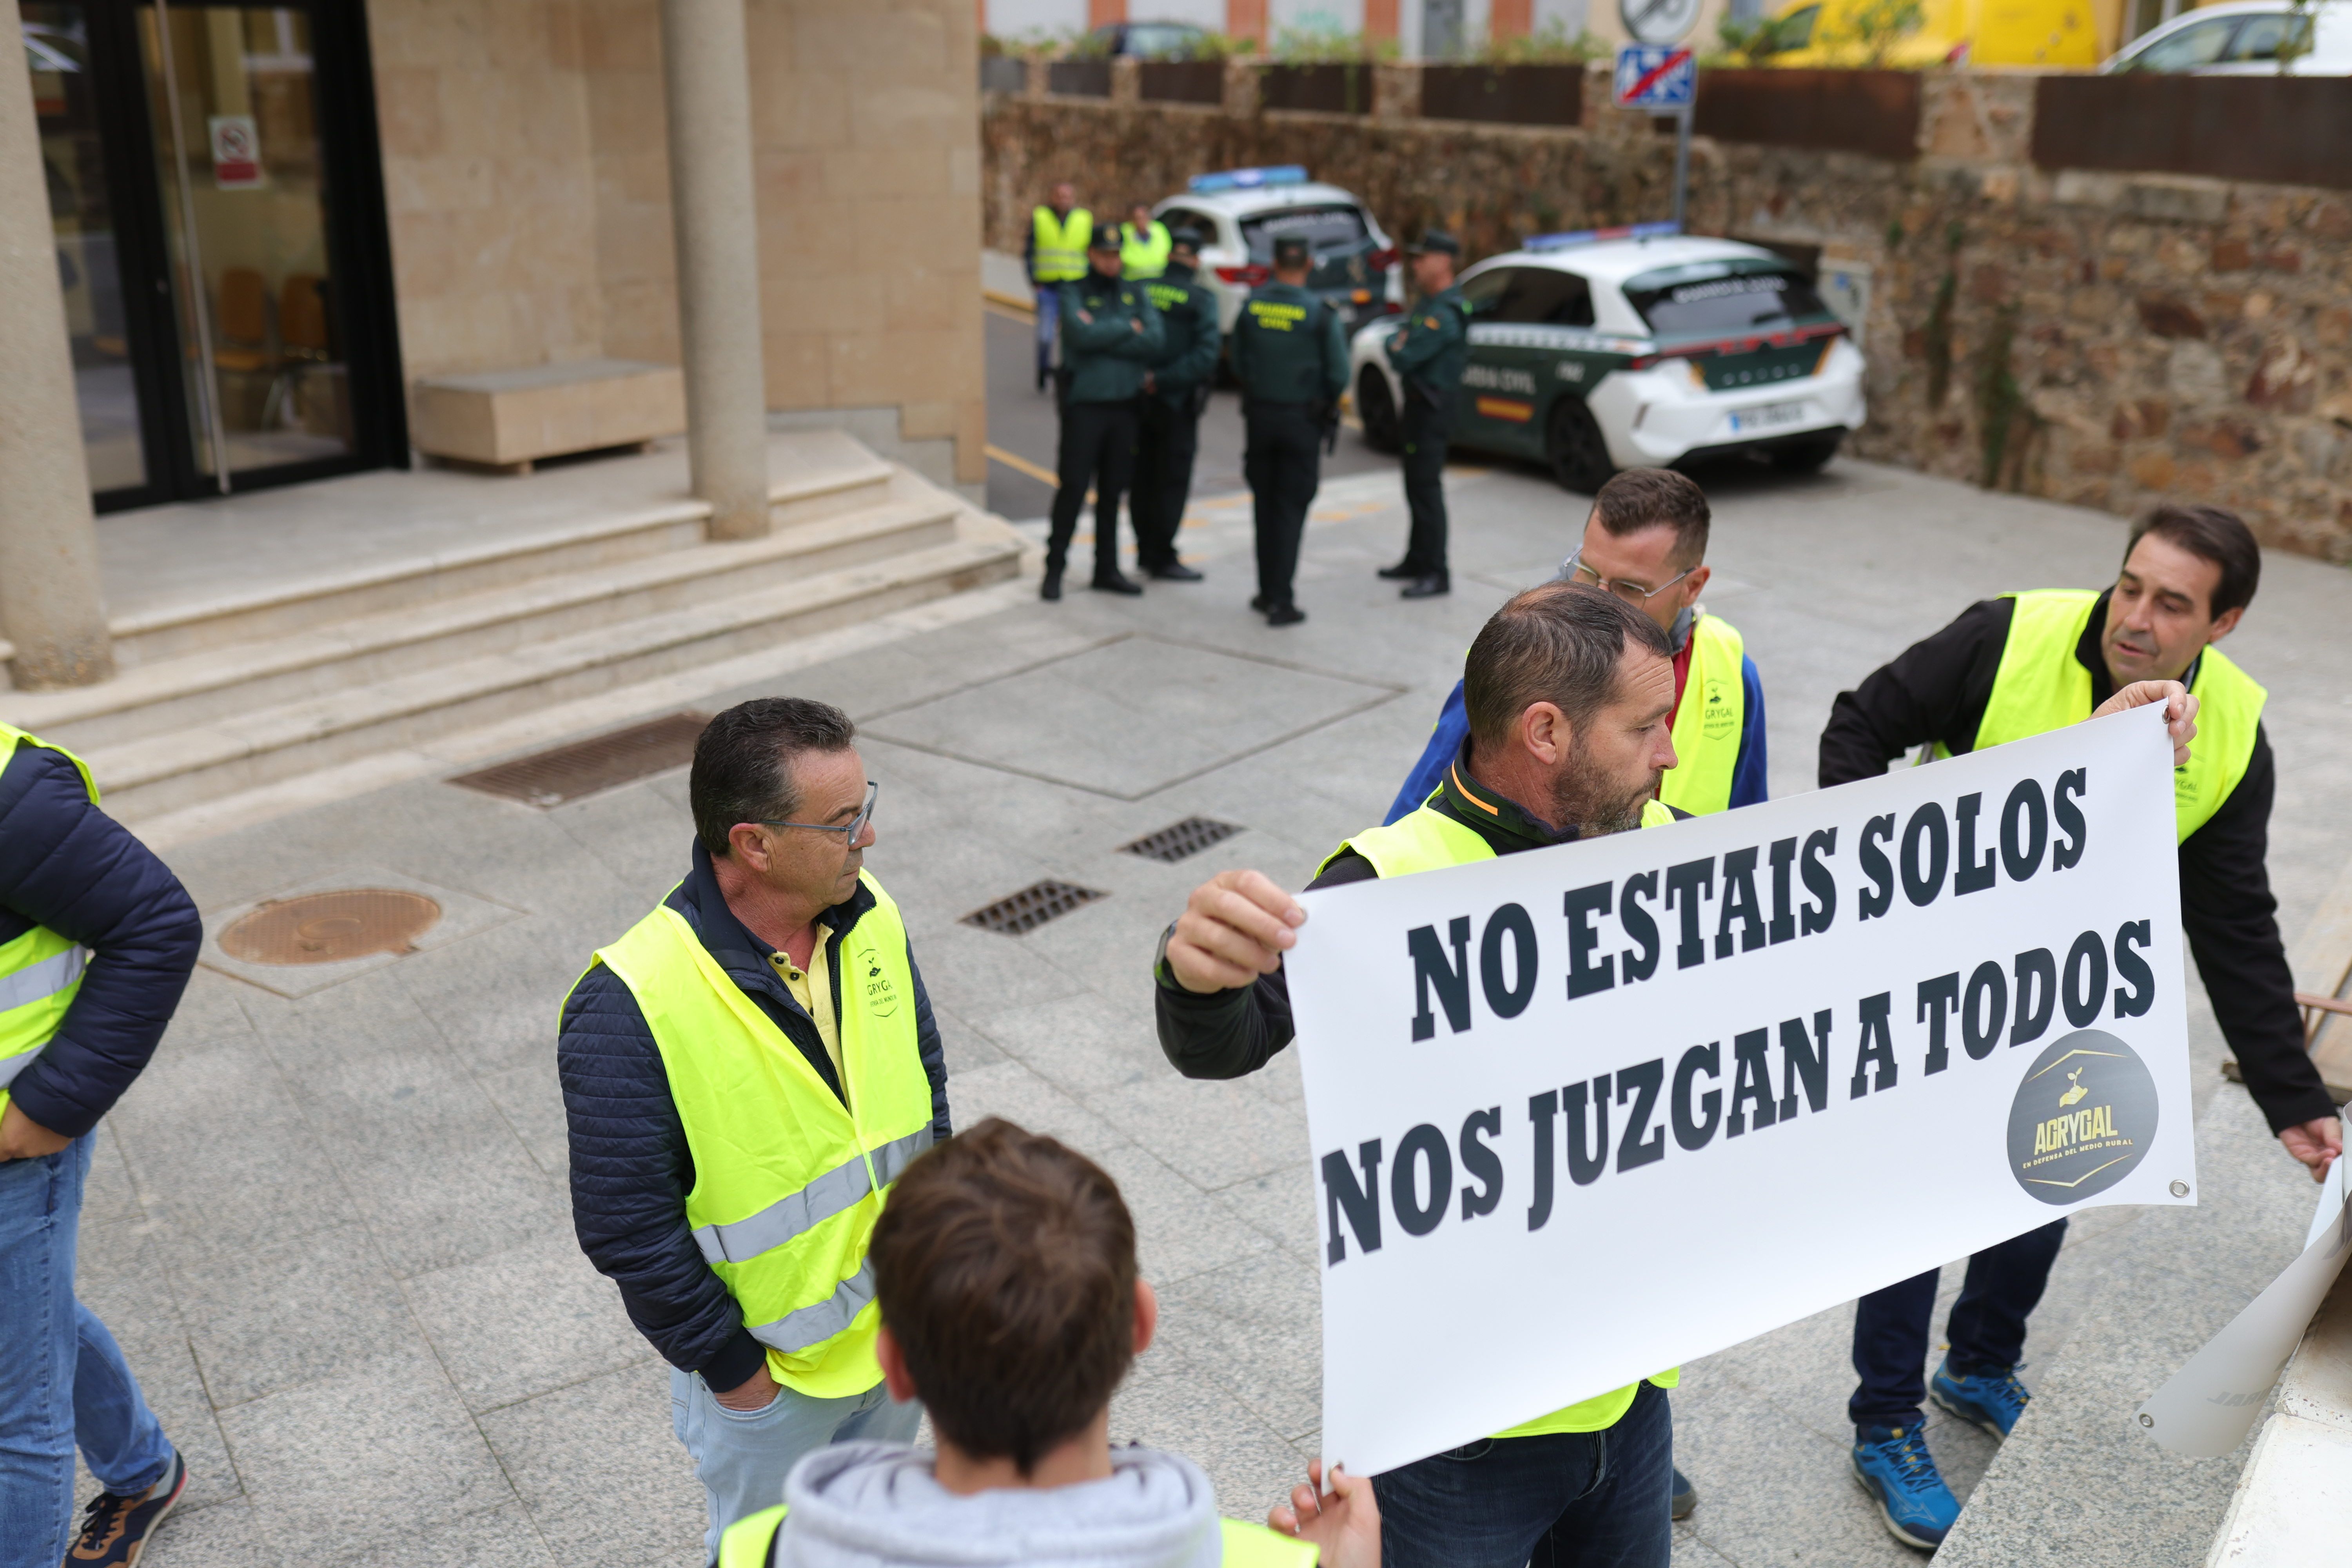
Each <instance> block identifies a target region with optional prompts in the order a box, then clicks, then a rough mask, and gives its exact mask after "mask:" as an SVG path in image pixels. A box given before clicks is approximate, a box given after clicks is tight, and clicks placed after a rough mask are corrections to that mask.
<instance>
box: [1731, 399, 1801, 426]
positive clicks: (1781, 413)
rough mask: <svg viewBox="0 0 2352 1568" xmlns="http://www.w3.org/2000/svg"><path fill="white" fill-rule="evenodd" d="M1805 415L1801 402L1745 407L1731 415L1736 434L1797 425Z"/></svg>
mask: <svg viewBox="0 0 2352 1568" xmlns="http://www.w3.org/2000/svg"><path fill="white" fill-rule="evenodd" d="M1804 417H1805V405H1803V404H1801V403H1767V404H1764V405H1761V406H1760V407H1756V408H1743V409H1741V410H1740V411H1739V412H1738V413H1737V414H1734V415H1733V416H1731V428H1732V431H1733V433H1734V434H1739V433H1743V432H1746V431H1749V430H1770V429H1773V428H1775V427H1776V426H1782V425H1796V424H1800V423H1801V422H1802V421H1803V419H1804Z"/></svg>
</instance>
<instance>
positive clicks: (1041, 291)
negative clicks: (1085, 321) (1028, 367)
mask: <svg viewBox="0 0 2352 1568" xmlns="http://www.w3.org/2000/svg"><path fill="white" fill-rule="evenodd" d="M1034 287H1035V289H1036V290H1037V368H1038V369H1039V370H1041V371H1050V370H1052V369H1053V368H1054V335H1055V332H1056V331H1058V330H1059V328H1060V327H1061V324H1062V286H1061V285H1060V284H1059V283H1039V284H1036V285H1034Z"/></svg>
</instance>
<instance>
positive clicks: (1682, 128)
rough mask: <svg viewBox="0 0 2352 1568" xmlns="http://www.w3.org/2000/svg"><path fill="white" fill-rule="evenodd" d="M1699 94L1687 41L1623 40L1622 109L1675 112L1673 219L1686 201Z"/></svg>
mask: <svg viewBox="0 0 2352 1568" xmlns="http://www.w3.org/2000/svg"><path fill="white" fill-rule="evenodd" d="M1697 98H1698V58H1697V56H1696V54H1695V53H1694V52H1693V51H1692V49H1691V47H1690V46H1689V45H1687V44H1626V45H1623V46H1622V47H1620V48H1619V49H1618V51H1617V77H1616V100H1617V107H1618V108H1620V109H1638V110H1643V111H1644V112H1646V113H1650V114H1671V115H1673V116H1674V117H1675V224H1676V225H1678V226H1679V225H1680V224H1681V223H1682V222H1683V221H1684V219H1685V209H1686V208H1687V207H1688V205H1689V201H1690V139H1691V106H1692V105H1693V104H1694V103H1695V102H1696V100H1697Z"/></svg>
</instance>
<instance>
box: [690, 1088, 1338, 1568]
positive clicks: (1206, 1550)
mask: <svg viewBox="0 0 2352 1568" xmlns="http://www.w3.org/2000/svg"><path fill="white" fill-rule="evenodd" d="M868 1258H869V1259H870V1261H871V1263H872V1266H873V1268H874V1276H875V1285H876V1297H877V1300H878V1302H879V1303H880V1306H881V1311H882V1331H881V1334H880V1338H879V1342H878V1343H877V1346H876V1350H877V1354H878V1355H879V1356H880V1358H881V1363H882V1372H883V1376H884V1378H885V1379H886V1381H887V1383H888V1384H889V1389H890V1396H891V1397H892V1398H893V1399H897V1400H900V1401H906V1400H912V1399H918V1398H919V1399H921V1400H922V1401H923V1403H924V1404H925V1405H927V1406H928V1407H929V1412H930V1416H931V1425H932V1427H933V1429H934V1431H935V1432H936V1433H937V1435H938V1440H939V1447H938V1449H937V1451H936V1452H932V1451H929V1450H925V1449H921V1448H914V1447H907V1446H905V1445H903V1444H897V1443H845V1444H841V1445H839V1446H837V1447H830V1448H822V1449H819V1450H818V1451H817V1452H815V1453H814V1454H811V1455H809V1456H808V1457H807V1458H804V1459H803V1460H802V1461H801V1462H800V1463H799V1464H798V1465H797V1466H795V1467H794V1468H793V1472H792V1474H791V1476H790V1477H789V1478H788V1479H786V1480H785V1482H784V1500H783V1503H782V1506H780V1507H777V1508H772V1509H769V1510H766V1511H765V1512H763V1513H758V1514H754V1515H752V1516H751V1518H749V1519H746V1520H743V1521H740V1523H738V1524H736V1525H734V1526H732V1527H731V1528H730V1529H729V1530H728V1531H727V1532H726V1535H725V1536H724V1537H723V1538H722V1539H721V1541H720V1543H719V1560H718V1568H998V1565H1003V1568H1012V1565H1013V1564H1035V1565H1040V1568H1219V1565H1220V1564H1223V1563H1230V1564H1234V1568H1311V1565H1313V1564H1314V1563H1317V1562H1318V1556H1319V1559H1320V1561H1321V1562H1322V1563H1324V1564H1325V1565H1326V1568H1380V1542H1381V1521H1380V1511H1379V1508H1378V1505H1377V1504H1375V1503H1374V1501H1373V1500H1372V1488H1371V1484H1370V1482H1369V1481H1363V1480H1359V1479H1356V1478H1355V1477H1353V1476H1349V1475H1347V1474H1345V1473H1343V1472H1339V1471H1337V1470H1335V1471H1334V1472H1333V1473H1332V1476H1331V1487H1330V1489H1329V1490H1328V1491H1326V1490H1324V1489H1323V1488H1322V1480H1323V1477H1322V1474H1321V1467H1320V1466H1319V1465H1312V1464H1310V1465H1309V1466H1308V1467H1307V1475H1308V1479H1309V1482H1310V1483H1311V1484H1309V1485H1306V1486H1301V1487H1298V1488H1297V1489H1294V1490H1293V1492H1292V1494H1291V1506H1289V1507H1287V1508H1276V1509H1275V1510H1273V1511H1272V1512H1271V1513H1270V1514H1269V1515H1268V1516H1267V1524H1266V1526H1264V1527H1261V1526H1258V1525H1253V1524H1244V1523H1241V1522H1239V1521H1234V1520H1225V1519H1220V1518H1219V1517H1218V1515H1217V1506H1216V1497H1215V1494H1214V1492H1213V1490H1212V1489H1211V1487H1210V1485H1209V1478H1208V1477H1206V1476H1205V1475H1202V1473H1201V1470H1200V1468H1199V1467H1197V1466H1195V1465H1194V1464H1192V1462H1191V1461H1190V1460H1188V1459H1185V1458H1181V1457H1179V1456H1177V1455H1174V1454H1165V1453H1160V1452H1159V1451H1157V1450H1155V1449H1151V1448H1145V1447H1127V1448H1117V1449H1114V1448H1113V1447H1111V1446H1110V1396H1111V1394H1112V1392H1113V1391H1114V1390H1116V1389H1117V1388H1118V1384H1119V1382H1120V1380H1121V1379H1122V1378H1124V1377H1125V1376H1126V1375H1127V1369H1128V1367H1129V1364H1130V1363H1132V1362H1133V1361H1134V1359H1135V1357H1136V1356H1137V1355H1138V1354H1139V1353H1140V1352H1142V1351H1143V1349H1144V1348H1145V1347H1146V1346H1147V1345H1149V1344H1150V1342H1151V1334H1152V1330H1153V1328H1154V1326H1155V1325H1156V1323H1157V1321H1158V1319H1159V1313H1160V1306H1159V1300H1158V1299H1157V1298H1156V1297H1155V1296H1154V1295H1153V1294H1152V1290H1151V1287H1150V1285H1148V1284H1146V1283H1145V1282H1144V1281H1143V1280H1142V1279H1139V1278H1138V1276H1137V1273H1136V1265H1135V1222H1134V1221H1133V1219H1131V1218H1130V1217H1129V1215H1128V1212H1127V1205H1126V1204H1125V1203H1123V1202H1122V1201H1120V1198H1119V1195H1118V1184H1115V1183H1114V1182H1112V1180H1111V1179H1110V1177H1109V1176H1108V1175H1107V1174H1105V1173H1104V1172H1103V1170H1102V1169H1101V1167H1099V1166H1097V1165H1096V1164H1095V1163H1093V1162H1092V1161H1090V1160H1088V1159H1087V1158H1086V1157H1085V1156H1083V1155H1081V1154H1078V1153H1076V1152H1073V1151H1071V1150H1069V1149H1067V1148H1066V1147H1064V1146H1063V1145H1062V1144H1060V1143H1058V1142H1055V1141H1054V1140H1053V1139H1051V1138H1045V1137H1040V1136H1038V1135H1036V1134H1034V1133H1031V1132H1026V1131H1023V1130H1022V1129H1020V1128H1018V1127H1015V1126H1013V1124H1012V1123H1011V1122H1008V1121H1001V1120H999V1119H996V1118H993V1117H992V1118H990V1119H989V1120H988V1121H982V1123H981V1124H980V1125H978V1126H977V1127H974V1128H972V1129H971V1131H967V1132H965V1133H963V1134H962V1135H961V1136H960V1137H957V1138H955V1139H953V1140H950V1142H946V1143H943V1144H940V1145H939V1146H938V1147H936V1148H934V1149H932V1150H931V1151H930V1152H928V1153H926V1154H924V1155H923V1156H922V1157H921V1158H920V1159H919V1160H917V1161H916V1162H915V1163H914V1164H913V1165H911V1166H909V1167H908V1170H907V1173H906V1174H904V1175H903V1176H901V1177H899V1179H898V1185H897V1186H896V1187H895V1188H893V1189H892V1191H891V1194H890V1203H889V1206H888V1207H887V1208H886V1209H885V1210H884V1211H883V1213H882V1217H881V1219H880V1221H879V1222H878V1223H877V1225H876V1226H875V1230H874V1239H873V1244H872V1247H871V1249H870V1251H869V1253H868Z"/></svg>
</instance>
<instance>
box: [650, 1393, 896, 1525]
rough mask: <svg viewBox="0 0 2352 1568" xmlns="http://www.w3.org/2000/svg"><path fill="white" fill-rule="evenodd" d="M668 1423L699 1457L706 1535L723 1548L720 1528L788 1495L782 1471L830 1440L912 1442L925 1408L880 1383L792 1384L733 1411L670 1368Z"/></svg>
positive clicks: (696, 1467)
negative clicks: (851, 1386) (811, 1391)
mask: <svg viewBox="0 0 2352 1568" xmlns="http://www.w3.org/2000/svg"><path fill="white" fill-rule="evenodd" d="M669 1424H670V1430H671V1431H673V1432H676V1433H677V1440H678V1441H679V1442H681V1443H683V1444H685V1445H686V1451H687V1453H688V1456H690V1457H691V1458H693V1460H694V1473H695V1475H696V1477H697V1478H698V1479H700V1481H701V1482H702V1493H703V1498H704V1500H706V1501H708V1502H709V1505H710V1529H709V1531H708V1532H707V1533H706V1534H705V1535H704V1536H703V1538H702V1549H703V1552H704V1554H705V1555H706V1556H707V1557H716V1556H717V1555H718V1554H719V1531H722V1530H725V1529H726V1528H727V1527H728V1526H729V1525H730V1524H732V1523H734V1522H735V1521H737V1520H739V1519H741V1518H743V1517H744V1516H745V1515H747V1514H754V1513H757V1512H759V1511H760V1510H761V1509H763V1508H773V1507H775V1506H776V1505H777V1504H778V1503H780V1502H782V1501H783V1500H784V1477H785V1475H786V1473H787V1472H789V1471H790V1470H791V1469H792V1468H793V1466H794V1465H796V1464H799V1463H800V1462H801V1459H802V1458H803V1457H804V1456H806V1455H808V1454H811V1453H814V1451H815V1450H817V1449H819V1448H822V1447H825V1446H826V1445H828V1444H832V1443H858V1442H873V1443H911V1442H913V1441H914V1440H915V1431H916V1428H918V1427H919V1426H921V1425H922V1424H923V1407H922V1406H921V1405H917V1404H913V1403H908V1404H906V1405H897V1404H893V1403H892V1402H891V1399H890V1391H889V1390H888V1389H887V1388H885V1387H883V1386H882V1384H878V1383H877V1384H875V1385H874V1386H873V1387H871V1388H869V1389H867V1390H866V1392H865V1393H863V1394H851V1395H850V1396H849V1397H848V1398H846V1399H814V1398H811V1397H810V1396H809V1395H807V1394H795V1393H793V1391H792V1390H791V1389H789V1388H779V1389H777V1390H776V1397H775V1398H774V1399H772V1400H771V1401H769V1403H768V1405H767V1407H766V1408H765V1409H763V1410H730V1409H728V1408H727V1406H725V1405H721V1404H719V1401H718V1400H717V1398H715V1397H714V1396H713V1395H712V1394H711V1392H710V1385H709V1384H707V1383H705V1382H703V1381H702V1374H701V1373H696V1372H680V1371H678V1370H677V1368H676V1367H672V1368H670V1369H669Z"/></svg>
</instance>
